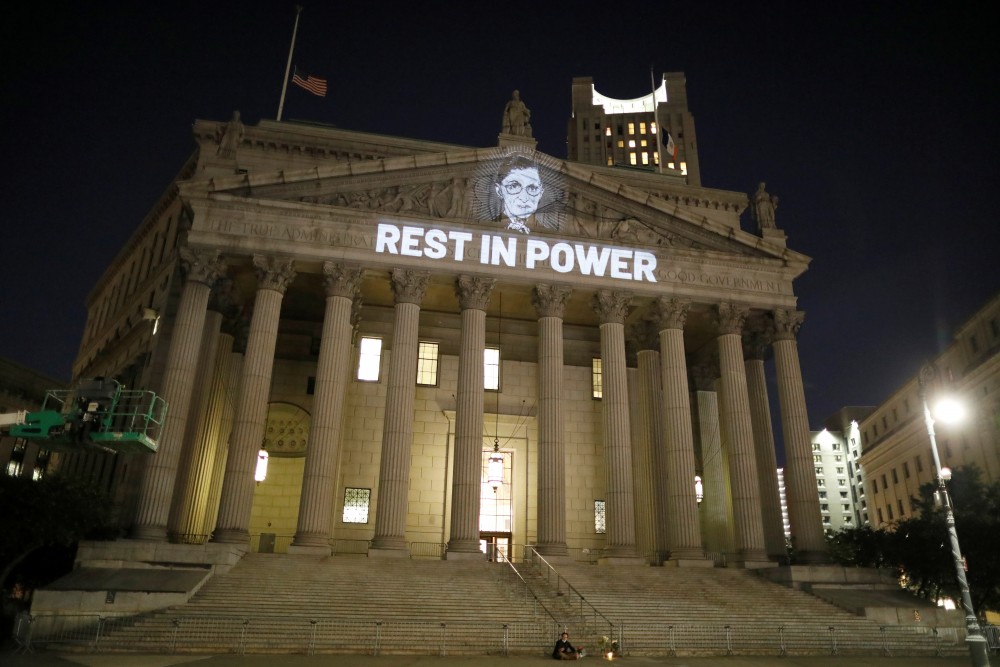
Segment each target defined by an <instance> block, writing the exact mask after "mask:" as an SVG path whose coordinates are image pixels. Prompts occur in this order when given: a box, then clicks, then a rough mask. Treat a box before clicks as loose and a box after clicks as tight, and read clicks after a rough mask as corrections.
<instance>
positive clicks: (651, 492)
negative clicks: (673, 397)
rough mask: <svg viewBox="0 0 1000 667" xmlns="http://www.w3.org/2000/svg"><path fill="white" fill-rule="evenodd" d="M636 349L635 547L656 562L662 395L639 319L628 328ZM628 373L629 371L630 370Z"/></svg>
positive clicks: (662, 540)
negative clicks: (633, 325)
mask: <svg viewBox="0 0 1000 667" xmlns="http://www.w3.org/2000/svg"><path fill="white" fill-rule="evenodd" d="M629 333H630V336H629V337H630V339H631V341H633V343H634V346H635V348H636V353H635V357H636V372H635V377H634V380H635V381H634V383H633V384H634V387H635V389H634V393H632V389H631V388H630V392H629V395H630V396H632V397H633V398H632V400H631V401H629V403H630V404H631V405H632V407H633V413H632V415H633V417H634V418H633V419H632V433H633V437H632V481H633V485H634V487H635V498H634V500H635V532H636V538H635V541H636V548H637V549H638V550H639V551H640V552H641V553H643V554H651V555H652V558H651V559H650V561H651V562H655V563H660V562H662V561H663V559H664V558H665V557H666V556H665V553H666V551H667V516H666V486H665V482H666V479H664V478H661V477H660V476H659V474H658V472H657V471H658V470H659V464H660V459H662V458H663V452H662V447H663V443H662V433H661V428H662V420H661V419H660V414H661V412H662V407H661V406H662V402H663V395H662V392H661V391H660V353H659V351H658V350H657V349H656V348H657V337H656V331H655V330H654V327H653V326H652V323H651V322H649V321H648V320H643V321H641V322H638V323H636V326H635V327H633V328H632V329H631V331H630V332H629ZM630 374H631V371H630Z"/></svg>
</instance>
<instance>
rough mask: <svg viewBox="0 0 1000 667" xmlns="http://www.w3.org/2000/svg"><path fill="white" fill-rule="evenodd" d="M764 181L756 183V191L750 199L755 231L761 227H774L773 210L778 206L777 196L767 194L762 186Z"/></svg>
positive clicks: (761, 228)
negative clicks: (755, 224) (755, 225)
mask: <svg viewBox="0 0 1000 667" xmlns="http://www.w3.org/2000/svg"><path fill="white" fill-rule="evenodd" d="M766 185H767V184H766V183H759V184H758V185H757V192H755V193H754V194H753V197H752V198H751V200H750V212H751V214H752V215H753V219H754V221H755V222H756V223H757V231H758V232H760V231H761V230H763V229H775V228H776V227H775V224H774V212H775V211H776V210H777V208H778V198H777V197H775V196H773V195H770V194H768V193H767V192H766V191H765V190H764V188H765V187H766Z"/></svg>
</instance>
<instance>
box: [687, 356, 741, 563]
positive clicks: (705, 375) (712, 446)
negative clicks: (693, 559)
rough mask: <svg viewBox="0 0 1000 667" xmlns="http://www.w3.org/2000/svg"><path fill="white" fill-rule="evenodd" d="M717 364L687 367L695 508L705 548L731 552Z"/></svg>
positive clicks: (730, 511)
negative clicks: (697, 484)
mask: <svg viewBox="0 0 1000 667" xmlns="http://www.w3.org/2000/svg"><path fill="white" fill-rule="evenodd" d="M718 375H719V371H718V364H717V363H716V362H714V361H711V360H705V361H702V363H700V364H698V365H693V366H692V367H691V382H692V384H693V385H694V388H695V391H694V394H693V395H694V406H695V413H696V415H697V437H698V447H699V450H700V452H701V480H702V487H703V493H704V498H703V500H702V501H701V507H700V508H699V511H700V513H701V522H702V529H703V533H702V534H703V544H704V545H705V548H706V549H707V550H708V551H714V552H718V553H720V554H727V555H731V554H733V553H734V552H735V550H736V546H735V545H736V538H735V536H734V531H733V499H732V496H731V495H730V492H729V460H728V458H727V457H726V449H725V448H724V447H723V446H722V424H721V423H720V421H719V393H718V391H717V389H718V380H717V377H718Z"/></svg>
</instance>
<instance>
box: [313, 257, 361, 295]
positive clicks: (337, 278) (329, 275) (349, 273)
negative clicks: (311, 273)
mask: <svg viewBox="0 0 1000 667" xmlns="http://www.w3.org/2000/svg"><path fill="white" fill-rule="evenodd" d="M364 272H365V270H364V269H362V268H361V267H360V266H355V265H354V264H344V263H341V262H323V287H324V289H326V295H327V296H342V297H345V298H347V299H353V298H354V295H355V294H357V293H358V290H359V289H360V288H361V280H362V278H363V277H364Z"/></svg>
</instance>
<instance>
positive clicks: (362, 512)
mask: <svg viewBox="0 0 1000 667" xmlns="http://www.w3.org/2000/svg"><path fill="white" fill-rule="evenodd" d="M371 499H372V490H371V489H352V488H350V487H348V488H346V489H344V523H368V505H369V503H370V502H371Z"/></svg>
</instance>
